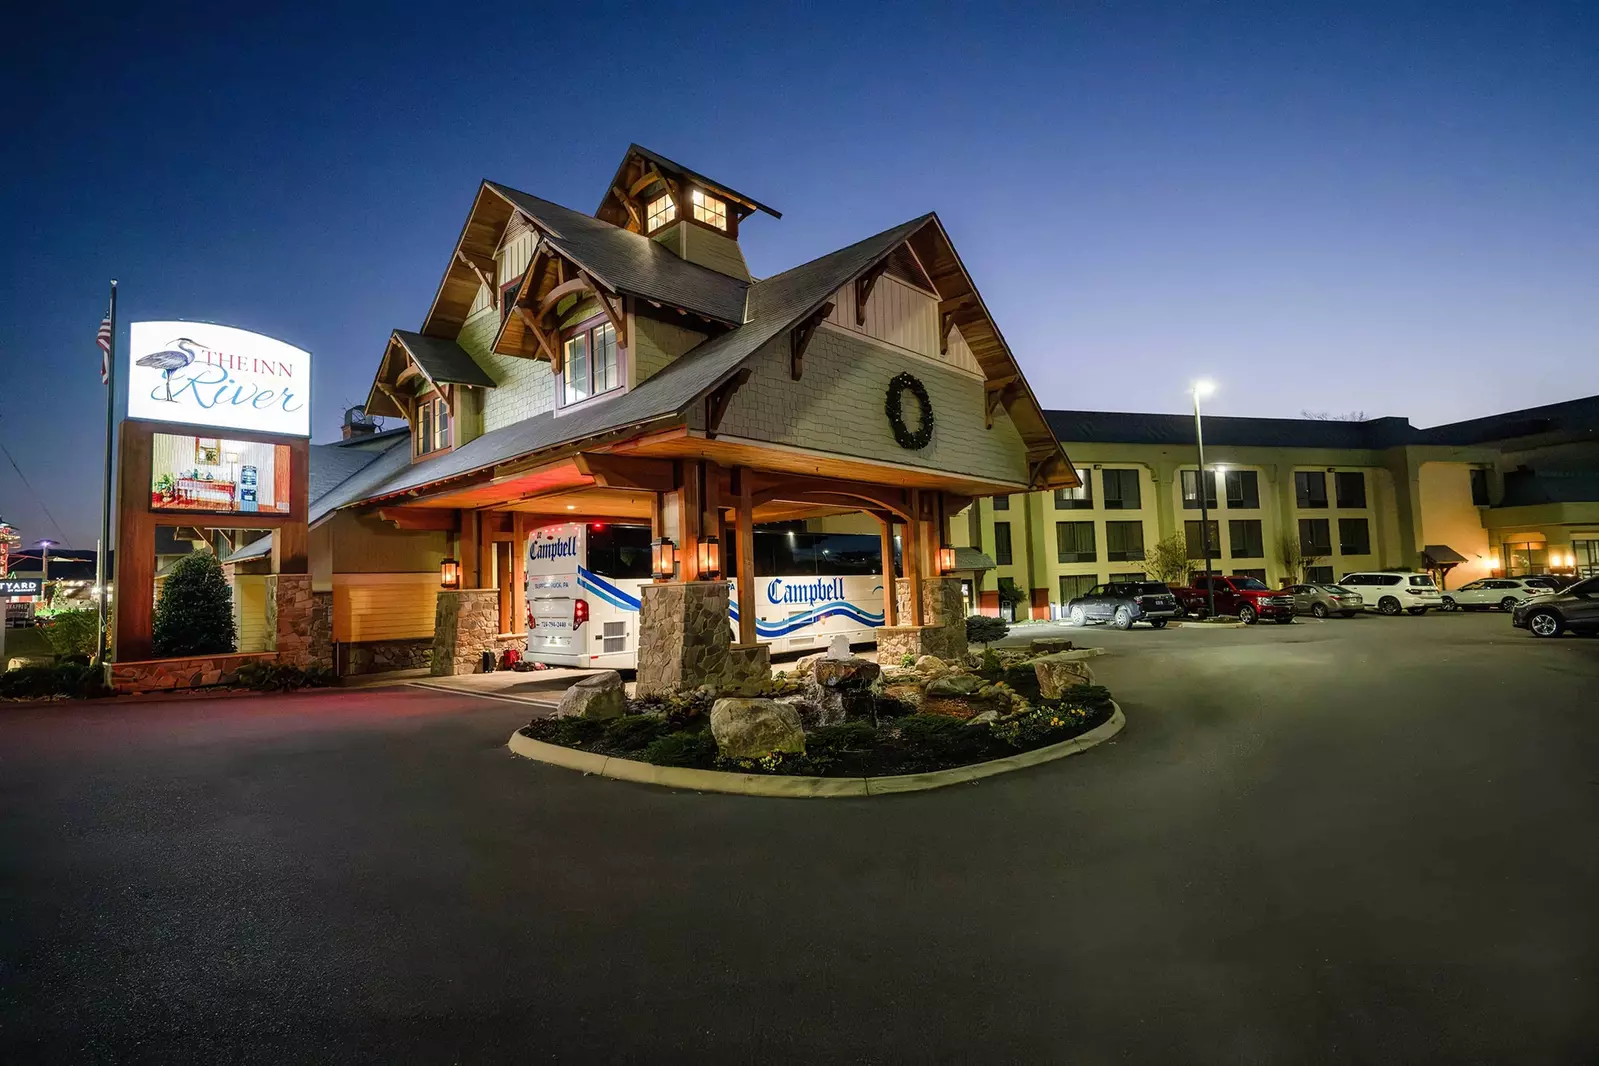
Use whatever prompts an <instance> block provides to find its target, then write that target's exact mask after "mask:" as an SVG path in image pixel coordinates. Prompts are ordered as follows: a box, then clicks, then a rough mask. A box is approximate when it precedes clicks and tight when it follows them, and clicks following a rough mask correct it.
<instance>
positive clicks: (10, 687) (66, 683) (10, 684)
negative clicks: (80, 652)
mask: <svg viewBox="0 0 1599 1066" xmlns="http://www.w3.org/2000/svg"><path fill="white" fill-rule="evenodd" d="M110 694H111V690H110V689H109V688H108V687H106V683H105V671H103V670H102V669H101V668H100V667H98V666H90V665H88V664H87V663H63V664H61V665H59V666H24V667H21V668H20V669H17V670H7V671H5V672H4V673H0V698H4V699H13V700H41V699H47V698H49V697H51V696H69V697H72V698H74V699H92V698H93V697H96V696H109V695H110Z"/></svg>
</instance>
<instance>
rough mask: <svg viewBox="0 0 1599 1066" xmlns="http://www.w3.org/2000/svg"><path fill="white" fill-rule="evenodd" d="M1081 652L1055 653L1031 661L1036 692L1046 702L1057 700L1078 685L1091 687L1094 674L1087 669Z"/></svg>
mask: <svg viewBox="0 0 1599 1066" xmlns="http://www.w3.org/2000/svg"><path fill="white" fill-rule="evenodd" d="M1085 658H1086V657H1085V656H1084V655H1083V653H1082V652H1070V651H1064V652H1057V653H1056V654H1054V655H1045V656H1042V657H1040V658H1037V659H1034V660H1033V675H1034V676H1035V677H1037V678H1038V692H1039V695H1041V696H1043V697H1044V698H1045V699H1046V700H1058V699H1060V697H1061V696H1062V695H1063V694H1064V693H1065V692H1066V690H1067V689H1070V688H1075V687H1076V686H1078V685H1092V684H1093V683H1094V672H1093V671H1092V670H1090V669H1089V668H1088V663H1087V662H1086V661H1084V660H1085Z"/></svg>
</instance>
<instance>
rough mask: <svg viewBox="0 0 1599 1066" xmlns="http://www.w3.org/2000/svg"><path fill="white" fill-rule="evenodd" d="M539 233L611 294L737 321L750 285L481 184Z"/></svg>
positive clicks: (654, 244)
mask: <svg viewBox="0 0 1599 1066" xmlns="http://www.w3.org/2000/svg"><path fill="white" fill-rule="evenodd" d="M484 185H485V186H486V187H487V188H489V189H491V190H493V191H494V192H495V193H496V194H498V195H499V196H500V197H502V198H504V200H505V201H506V202H507V203H509V204H511V205H512V206H513V207H515V208H516V209H517V210H518V211H521V212H522V213H523V214H524V215H526V216H527V217H528V218H529V219H531V220H532V221H533V224H534V225H535V226H537V227H538V228H539V229H541V230H543V231H544V240H545V243H547V244H548V245H549V246H550V247H551V248H553V249H554V250H555V251H556V252H558V253H559V254H561V255H563V256H565V257H566V258H568V259H570V260H571V261H572V262H574V263H576V264H577V265H578V266H580V267H582V268H583V269H584V270H586V271H588V272H589V273H590V274H592V275H594V278H595V280H597V281H599V282H600V283H601V284H603V285H605V286H606V287H607V288H609V289H610V290H611V291H612V292H625V293H629V294H631V295H634V296H642V297H644V298H645V299H646V300H655V301H657V302H659V303H663V304H670V305H671V306H673V307H682V308H684V309H686V310H689V311H693V312H694V313H695V314H700V315H704V316H705V317H707V318H712V319H715V320H716V321H718V322H724V323H726V324H728V325H738V324H739V323H741V322H743V321H744V306H745V296H746V294H747V292H748V290H749V283H748V282H745V281H740V280H739V279H738V278H734V277H729V276H728V275H726V274H722V273H720V272H718V271H715V270H712V269H710V268H709V267H702V266H700V265H699V264H698V263H691V262H689V261H688V260H686V259H684V258H682V257H681V256H679V255H677V254H676V253H674V252H672V251H670V250H669V249H668V248H666V247H665V246H664V245H662V244H661V243H660V242H659V241H653V240H651V239H650V238H648V237H646V236H644V235H643V234H640V233H633V232H631V231H630V230H625V229H622V228H620V227H618V226H613V225H611V224H610V223H609V222H602V221H600V220H599V219H597V218H591V217H590V216H588V215H585V214H582V213H580V212H577V211H573V210H571V209H570V208H566V207H562V206H561V205H560V204H552V203H550V202H549V201H548V200H541V199H539V198H538V197H537V196H532V195H530V194H528V193H525V192H519V191H517V190H516V189H512V188H510V187H508V186H505V185H500V184H498V183H496V182H492V181H489V182H484Z"/></svg>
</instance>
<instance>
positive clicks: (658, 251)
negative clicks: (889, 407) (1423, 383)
mask: <svg viewBox="0 0 1599 1066" xmlns="http://www.w3.org/2000/svg"><path fill="white" fill-rule="evenodd" d="M599 191H600V192H601V193H602V196H601V198H600V203H599V206H598V208H597V209H596V210H595V211H594V212H593V213H592V214H584V213H582V212H579V211H575V210H572V209H569V208H566V207H562V206H559V205H557V204H553V203H550V202H549V201H546V200H543V199H540V198H538V197H536V196H532V195H530V194H527V193H524V192H520V191H518V190H515V189H512V188H510V187H508V186H504V185H500V184H497V183H494V182H484V183H483V184H482V185H481V187H480V188H479V189H478V191H477V193H476V195H475V197H474V199H473V202H472V204H471V207H470V210H469V212H468V215H467V218H466V220H465V224H464V226H463V228H462V231H461V235H460V237H459V239H458V241H457V242H456V244H455V246H454V247H453V248H451V249H448V250H443V249H441V260H442V261H443V262H444V264H445V269H444V273H443V277H442V279H441V281H440V284H439V288H438V290H437V292H436V294H435V296H434V298H433V301H432V303H431V304H430V306H429V307H428V308H427V309H426V313H425V315H424V316H423V319H422V322H421V325H420V327H419V328H418V329H417V330H415V331H411V330H403V329H396V330H394V331H393V332H392V333H391V334H390V336H389V337H388V339H387V342H386V344H385V345H384V347H383V350H382V352H381V354H380V357H379V358H378V360H377V367H376V373H375V375H374V380H373V383H372V387H371V391H370V395H369V396H368V398H367V401H366V404H365V411H364V414H362V413H360V412H357V416H356V417H352V418H348V419H347V426H346V435H345V439H344V440H341V441H339V442H336V443H333V444H327V445H314V446H312V448H311V455H310V464H309V465H310V484H309V509H308V514H307V521H308V524H309V533H308V543H307V555H308V564H309V571H310V576H311V581H312V587H313V589H314V590H315V591H316V592H317V594H318V595H319V596H321V597H323V598H324V599H325V600H326V601H327V611H328V612H329V613H330V615H331V622H330V625H331V640H332V647H333V653H332V654H333V658H334V662H335V664H336V667H337V669H338V670H339V671H340V672H342V673H365V672H369V671H378V670H385V669H393V668H403V667H416V666H422V665H428V664H430V663H431V664H432V666H433V668H434V669H435V670H444V671H452V670H470V669H472V668H473V666H472V665H471V664H472V663H473V662H475V660H476V658H477V656H478V655H479V653H480V652H481V651H484V650H490V651H494V650H499V649H504V648H513V647H520V646H522V644H523V642H524V641H525V639H526V632H525V628H526V626H525V620H526V617H527V604H526V603H525V600H524V591H523V590H524V576H525V575H524V573H523V566H524V562H525V559H524V554H523V552H524V546H525V544H526V543H527V538H528V535H529V531H530V530H532V529H535V528H537V527H540V526H544V525H548V524H550V523H552V522H559V521H566V520H570V519H572V518H574V517H581V518H583V519H585V520H589V521H599V520H604V521H618V522H626V523H637V524H648V525H649V526H650V527H651V531H652V536H653V537H655V538H657V539H658V540H670V541H672V542H673V544H674V547H675V550H676V561H675V564H674V566H673V568H672V570H671V572H670V574H668V575H663V576H661V577H659V578H658V583H660V584H662V585H674V584H679V585H684V586H688V587H692V586H695V584H696V579H698V578H700V577H702V576H716V569H717V568H715V567H713V568H712V569H711V573H709V574H703V575H702V572H701V571H702V559H701V551H700V547H701V545H702V544H715V545H718V546H719V547H721V548H723V549H725V550H726V551H727V552H728V554H729V555H731V556H733V557H737V556H738V555H739V554H740V551H739V549H740V548H741V547H742V548H746V549H747V546H748V543H749V541H748V537H749V535H750V533H749V531H750V529H751V528H752V526H753V525H754V524H757V523H771V522H803V523H806V524H807V525H808V526H809V527H810V528H815V529H836V530H850V531H856V532H875V533H877V534H879V535H880V537H881V538H882V539H881V543H882V546H883V548H884V550H885V551H886V552H889V553H895V554H897V555H898V556H899V557H900V558H901V560H902V565H901V569H900V574H901V575H902V576H901V578H900V580H899V581H897V582H885V589H884V601H885V602H884V608H883V613H884V615H885V621H886V622H887V623H888V625H887V627H886V629H885V630H884V634H883V635H884V637H885V639H888V640H892V641H901V642H903V641H905V640H910V641H911V646H912V647H913V649H914V648H915V647H924V646H925V644H921V645H918V644H917V643H916V641H925V640H928V639H932V638H930V637H927V636H926V635H925V634H924V635H922V636H915V635H914V634H915V633H919V632H921V630H922V629H924V628H928V627H932V626H936V625H944V626H946V627H948V626H952V625H953V622H951V620H950V618H949V617H948V616H950V615H956V616H957V617H958V614H960V613H964V611H965V610H968V609H974V610H979V609H980V610H983V611H986V612H990V613H999V612H1002V611H1003V612H1006V613H1011V614H1013V615H1015V616H1017V617H1023V616H1032V617H1049V616H1051V615H1052V614H1057V613H1059V611H1060V609H1061V607H1062V606H1063V605H1064V603H1065V602H1066V601H1067V600H1069V599H1070V598H1071V596H1072V595H1075V594H1076V593H1077V592H1079V591H1082V590H1083V589H1085V588H1087V587H1089V586H1090V585H1092V584H1094V583H1096V582H1099V581H1103V580H1107V579H1109V578H1113V577H1118V576H1131V575H1138V576H1142V574H1143V569H1142V563H1143V561H1144V556H1145V554H1146V552H1147V550H1148V548H1149V547H1150V546H1151V545H1153V544H1154V543H1155V542H1156V541H1158V540H1160V539H1162V538H1165V537H1168V536H1171V535H1172V534H1174V533H1176V534H1183V535H1185V536H1186V537H1187V538H1188V541H1189V543H1190V545H1191V546H1192V549H1191V552H1190V554H1191V555H1194V556H1195V557H1196V558H1197V557H1198V555H1199V554H1202V552H1200V551H1199V550H1198V546H1199V544H1200V541H1199V536H1198V534H1199V528H1198V527H1199V521H1198V518H1199V516H1198V499H1199V496H1198V494H1199V492H1200V491H1201V484H1202V483H1203V486H1204V488H1203V491H1205V493H1206V495H1207V503H1209V504H1210V505H1211V506H1213V507H1214V510H1213V511H1212V515H1213V517H1212V519H1211V531H1210V532H1211V538H1212V544H1213V545H1215V546H1216V549H1215V552H1214V555H1215V566H1216V567H1217V569H1219V570H1223V571H1226V572H1243V573H1251V574H1254V575H1256V576H1260V577H1263V578H1264V579H1266V580H1267V581H1270V582H1272V583H1277V582H1279V581H1282V580H1284V579H1286V578H1288V577H1289V576H1290V575H1289V573H1288V571H1287V568H1286V566H1285V564H1284V562H1283V561H1282V559H1281V557H1280V552H1279V545H1280V543H1281V542H1282V540H1283V538H1285V537H1288V538H1292V539H1293V540H1294V541H1295V542H1296V544H1298V546H1299V547H1300V548H1301V549H1302V553H1303V554H1304V555H1306V556H1309V557H1312V558H1313V559H1314V562H1313V564H1312V569H1311V571H1310V576H1311V577H1312V578H1322V579H1326V578H1334V577H1336V576H1338V575H1340V574H1342V573H1346V572H1349V571H1350V570H1355V569H1368V568H1379V567H1390V566H1419V565H1428V564H1432V563H1437V564H1443V565H1446V566H1449V567H1452V568H1453V577H1452V578H1451V580H1452V581H1453V582H1455V583H1458V582H1459V581H1464V580H1468V579H1470V578H1474V577H1478V576H1483V575H1484V574H1487V573H1492V572H1501V573H1528V572H1539V571H1546V570H1548V571H1558V572H1574V573H1575V572H1582V573H1588V572H1594V570H1595V569H1596V568H1599V491H1595V484H1594V482H1595V481H1596V480H1599V479H1596V478H1595V476H1594V475H1593V474H1591V473H1590V474H1584V473H1583V472H1584V471H1595V470H1599V456H1596V455H1595V454H1594V453H1595V451H1596V448H1599V446H1596V444H1595V440H1596V438H1595V433H1596V426H1599V399H1590V400H1580V401H1573V402H1572V403H1569V404H1558V405H1553V406H1551V407H1547V408H1538V409H1534V410H1530V411H1523V412H1515V413H1513V414H1507V415H1502V416H1496V417H1495V418H1490V419H1479V420H1475V421H1473V422H1465V423H1459V424H1456V425H1454V426H1444V427H1436V428H1434V429H1430V430H1417V429H1415V428H1413V427H1411V426H1410V425H1409V423H1408V422H1407V421H1405V420H1404V419H1401V418H1382V419H1374V420H1371V421H1367V422H1358V423H1345V422H1326V421H1314V420H1300V419H1255V418H1226V417H1216V416H1212V417H1209V418H1207V419H1206V420H1205V426H1206V436H1207V462H1208V464H1209V465H1210V467H1211V469H1210V470H1208V471H1207V476H1206V477H1205V478H1204V479H1203V481H1202V479H1200V478H1199V477H1198V473H1197V470H1196V467H1195V464H1194V449H1193V424H1192V421H1191V420H1190V419H1188V418H1185V417H1183V416H1167V415H1145V414H1116V413H1107V412H1086V411H1050V412H1045V411H1044V410H1043V409H1042V408H1041V407H1040V405H1039V403H1038V401H1037V399H1036V398H1035V397H1034V395H1033V393H1032V391H1031V389H1030V388H1029V387H1028V385H1027V382H1026V380H1025V378H1024V377H1023V375H1022V373H1021V371H1020V369H1019V367H1018V366H1017V363H1016V360H1015V358H1014V357H1013V355H1012V353H1011V352H1010V350H1009V348H1008V346H1007V345H1006V344H1005V341H1004V338H1003V336H1002V335H1001V333H1000V331H999V329H998V327H997V325H996V324H995V323H994V322H993V320H992V318H991V317H990V316H989V314H988V311H987V308H986V306H985V305H984V303H983V300H982V297H981V295H980V294H979V293H978V291H977V289H976V287H975V286H974V284H973V283H972V279H971V278H970V276H969V275H968V274H967V272H966V270H965V268H964V266H963V265H962V264H961V262H960V259H959V256H958V255H957V253H956V252H955V249H954V246H953V244H952V243H951V241H950V239H949V236H948V234H947V233H946V232H945V231H944V228H943V226H942V224H941V223H940V222H939V220H938V218H937V217H936V216H935V215H932V214H926V215H922V216H920V217H917V218H914V219H911V220H909V221H906V222H904V223H901V224H899V225H896V226H893V227H891V228H889V229H886V230H884V231H882V232H880V233H878V234H875V235H873V236H871V237H867V238H865V239H864V240H862V241H860V242H858V243H856V244H852V245H850V246H848V247H845V248H842V249H839V250H838V251H835V252H832V253H830V254H828V255H825V256H822V257H821V258H819V259H816V260H814V261H812V262H809V263H806V264H803V265H801V266H798V267H795V268H793V269H791V270H788V271H785V272H783V273H781V274H778V275H775V276H774V277H771V278H766V279H756V278H753V277H752V276H751V275H750V272H749V269H748V266H747V264H746V261H745V258H744V255H743V251H742V248H741V243H740V242H741V233H742V230H743V229H744V227H746V226H761V225H768V224H772V220H776V219H779V218H780V217H781V216H780V214H779V213H778V212H777V211H776V210H774V209H772V208H770V207H768V206H767V205H765V204H763V203H761V202H759V201H757V200H755V199H753V198H751V197H749V196H747V195H745V194H743V193H740V192H738V191H737V190H735V189H733V188H732V187H730V186H729V185H727V184H725V183H722V182H719V181H716V180H713V179H711V178H708V177H706V176H705V175H702V174H700V173H698V172H696V171H693V170H691V169H689V168H687V167H685V166H682V165H681V164H678V163H675V162H673V161H672V160H669V159H666V158H665V157H663V156H660V155H658V154H656V153H654V152H651V151H649V150H647V149H644V148H641V147H639V146H637V145H633V146H630V147H629V148H628V150H627V152H626V153H625V154H624V157H623V160H622V162H621V164H620V166H619V167H618V168H617V170H616V172H615V174H614V175H613V176H612V178H611V179H610V181H609V182H607V183H603V184H602V185H600V189H599ZM907 375H909V376H910V377H911V378H913V379H914V381H915V383H916V386H917V388H918V389H920V390H922V392H924V393H925V396H926V404H925V407H924V406H923V405H922V403H921V402H920V400H915V401H912V400H911V399H910V398H909V397H905V398H904V407H903V410H905V411H908V412H909V416H908V417H907V418H905V419H904V422H906V423H911V425H910V426H906V425H904V424H900V425H896V424H895V423H894V421H893V419H891V418H888V417H885V392H889V393H892V392H893V390H894V388H895V387H896V386H895V385H894V383H895V382H896V380H898V379H902V378H904V377H905V376H907ZM901 391H902V392H903V389H902V390H901ZM919 410H920V411H921V412H922V413H923V414H925V415H926V418H925V420H919V419H918V417H917V412H918V411H919ZM375 417H380V418H390V419H399V420H401V421H402V422H403V426H402V428H400V429H394V430H389V431H386V432H374V431H373V430H372V424H371V419H373V418H375ZM921 431H925V432H921ZM916 433H921V435H920V436H916ZM907 434H910V436H909V437H908V436H907ZM1068 455H1070V456H1071V458H1070V459H1068V458H1067V456H1068ZM1073 460H1075V465H1074V462H1073ZM729 530H732V531H733V536H731V537H730V536H729V535H728V533H729ZM946 547H947V548H951V549H953V553H954V556H955V566H954V570H953V572H952V573H945V572H944V567H942V566H941V565H940V562H939V560H941V559H943V558H944V557H945V556H944V555H943V553H942V552H941V551H940V549H942V548H946ZM1428 553H1431V554H1430V555H1429V554H1428ZM271 559H272V551H271V537H267V538H264V539H259V540H257V541H255V542H254V543H251V544H248V545H246V546H245V547H242V548H240V549H238V550H236V551H232V552H231V553H230V554H228V555H227V556H226V559H225V561H226V563H227V565H228V568H229V572H230V574H231V576H232V578H233V580H234V581H235V583H236V585H237V586H238V587H239V588H240V589H243V588H244V587H245V586H247V585H248V584H249V583H250V582H251V581H252V580H256V579H260V578H261V577H263V576H264V575H265V574H267V573H268V572H269V571H270V569H271V565H272V563H271ZM447 560H448V561H450V562H451V563H453V564H454V565H455V567H456V568H457V572H458V574H459V579H458V581H457V585H458V589H459V590H460V592H461V593H462V595H457V594H456V590H449V591H441V587H440V586H441V568H442V567H444V566H445V564H446V561H447ZM700 584H704V582H700ZM950 585H954V586H955V587H956V588H958V590H959V591H960V592H963V593H964V595H963V596H955V597H954V598H951V597H950V595H949V594H948V592H947V588H946V586H950ZM722 588H723V590H724V591H723V595H724V599H725V594H726V593H725V589H726V586H725V585H723V586H722ZM940 590H943V591H940ZM237 598H238V599H239V600H240V602H241V603H242V602H245V601H246V600H247V597H244V596H240V597H237ZM463 604H464V605H466V606H464V607H463V606H462V605H463ZM463 610H466V611H468V612H472V611H486V612H487V613H488V615H489V617H487V618H484V619H478V620H477V621H475V622H474V626H475V628H473V631H474V632H488V633H489V634H490V636H489V637H488V638H486V639H479V640H477V643H476V644H475V645H473V646H471V647H467V646H465V643H463V642H461V641H459V640H457V638H456V634H458V633H459V632H464V631H465V629H466V628H467V627H464V625H463V623H462V622H461V619H460V618H459V617H457V616H458V614H459V613H460V612H461V611H463ZM744 617H751V613H750V612H745V613H744ZM668 628H670V627H668ZM724 628H725V627H724ZM261 630H262V627H255V628H254V629H252V628H251V627H248V626H241V633H254V632H257V631H261ZM907 632H909V633H912V634H913V635H912V636H911V637H907V636H906V633H907ZM441 633H447V634H449V637H448V641H446V642H445V643H446V644H448V643H449V642H451V641H453V642H455V643H454V644H450V645H449V647H448V648H445V645H444V644H441V643H440V642H441V640H444V638H442V637H441V636H440V634H441ZM680 638H681V634H678V638H676V639H680ZM250 639H256V638H253V637H252V638H250ZM259 639H261V640H263V641H270V634H264V635H263V636H261V637H260V638H259ZM754 643H755V640H754V633H753V629H746V628H744V627H743V626H742V625H741V628H740V632H739V644H738V645H737V647H746V646H750V645H753V644H754ZM456 644H459V645H460V646H455V645H456ZM441 649H443V650H441ZM248 650H253V649H251V648H248V647H241V651H248ZM643 653H644V652H643V649H642V648H641V656H642V655H643ZM441 654H442V655H443V656H444V657H445V658H447V659H449V660H450V661H449V662H440V661H439V660H440V656H441Z"/></svg>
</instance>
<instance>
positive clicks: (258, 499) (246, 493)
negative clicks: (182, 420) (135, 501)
mask: <svg viewBox="0 0 1599 1066" xmlns="http://www.w3.org/2000/svg"><path fill="white" fill-rule="evenodd" d="M150 451H151V462H150V509H151V510H152V511H211V512H221V513H224V514H251V513H255V512H261V513H264V514H273V515H284V514H288V513H289V499H290V496H289V446H288V445H287V444H262V443H260V442H258V441H249V440H228V439H227V438H225V437H191V436H184V435H179V434H176V433H157V434H155V435H154V436H153V437H152V439H151V449H150Z"/></svg>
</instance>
